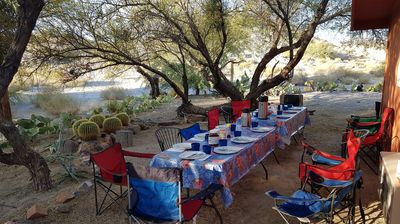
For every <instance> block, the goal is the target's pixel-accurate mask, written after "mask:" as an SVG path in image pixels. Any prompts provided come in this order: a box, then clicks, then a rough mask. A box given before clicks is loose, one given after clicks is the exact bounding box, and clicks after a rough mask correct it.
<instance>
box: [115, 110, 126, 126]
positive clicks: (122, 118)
mask: <svg viewBox="0 0 400 224" xmlns="http://www.w3.org/2000/svg"><path fill="white" fill-rule="evenodd" d="M115 117H117V118H118V119H119V120H120V121H121V122H122V125H123V126H128V125H129V116H128V114H127V113H119V114H117V115H115Z"/></svg>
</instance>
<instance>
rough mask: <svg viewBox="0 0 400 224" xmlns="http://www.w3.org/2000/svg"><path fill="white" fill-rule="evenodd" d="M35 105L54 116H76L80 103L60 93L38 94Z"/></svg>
mask: <svg viewBox="0 0 400 224" xmlns="http://www.w3.org/2000/svg"><path fill="white" fill-rule="evenodd" d="M33 103H34V104H35V105H36V106H37V107H39V108H41V109H43V110H45V111H48V112H50V113H51V114H54V115H59V114H61V113H69V114H76V113H78V112H79V105H78V103H77V102H76V101H75V100H74V99H73V98H72V97H70V96H68V95H66V94H63V93H59V92H44V93H40V94H37V95H36V98H35V99H34V100H33Z"/></svg>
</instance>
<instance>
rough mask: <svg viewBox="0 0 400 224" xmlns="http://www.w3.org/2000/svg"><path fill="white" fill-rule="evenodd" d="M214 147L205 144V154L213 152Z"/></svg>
mask: <svg viewBox="0 0 400 224" xmlns="http://www.w3.org/2000/svg"><path fill="white" fill-rule="evenodd" d="M211 151H212V148H211V146H209V145H203V152H204V153H205V154H211Z"/></svg>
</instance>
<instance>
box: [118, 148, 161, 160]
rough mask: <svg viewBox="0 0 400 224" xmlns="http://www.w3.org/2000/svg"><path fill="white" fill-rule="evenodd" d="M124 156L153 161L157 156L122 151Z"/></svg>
mask: <svg viewBox="0 0 400 224" xmlns="http://www.w3.org/2000/svg"><path fill="white" fill-rule="evenodd" d="M122 154H124V156H130V157H137V158H147V159H152V158H153V157H154V156H155V155H156V154H153V153H140V152H132V151H126V150H122Z"/></svg>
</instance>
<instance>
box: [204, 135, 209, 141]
mask: <svg viewBox="0 0 400 224" xmlns="http://www.w3.org/2000/svg"><path fill="white" fill-rule="evenodd" d="M204 140H206V142H208V134H206V135H205V136H204Z"/></svg>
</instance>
